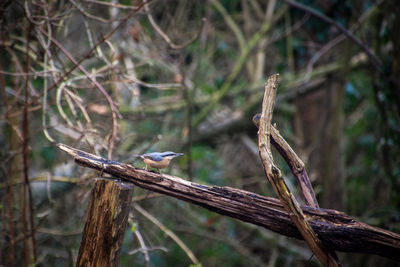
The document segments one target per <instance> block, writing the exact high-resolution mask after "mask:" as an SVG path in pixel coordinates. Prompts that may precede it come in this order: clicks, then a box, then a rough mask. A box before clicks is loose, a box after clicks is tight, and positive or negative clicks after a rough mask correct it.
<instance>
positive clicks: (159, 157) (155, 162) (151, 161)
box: [139, 151, 183, 173]
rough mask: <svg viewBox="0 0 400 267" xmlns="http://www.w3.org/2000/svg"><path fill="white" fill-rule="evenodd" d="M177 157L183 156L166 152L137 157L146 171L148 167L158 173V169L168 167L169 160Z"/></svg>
mask: <svg viewBox="0 0 400 267" xmlns="http://www.w3.org/2000/svg"><path fill="white" fill-rule="evenodd" d="M179 156H183V153H175V152H171V151H167V152H153V153H148V154H142V155H139V157H141V158H142V159H143V161H144V163H145V164H146V170H147V169H148V166H150V167H153V168H155V169H157V170H158V171H159V172H160V173H161V171H160V169H164V168H166V167H168V165H169V163H170V162H171V160H172V159H174V158H176V157H179Z"/></svg>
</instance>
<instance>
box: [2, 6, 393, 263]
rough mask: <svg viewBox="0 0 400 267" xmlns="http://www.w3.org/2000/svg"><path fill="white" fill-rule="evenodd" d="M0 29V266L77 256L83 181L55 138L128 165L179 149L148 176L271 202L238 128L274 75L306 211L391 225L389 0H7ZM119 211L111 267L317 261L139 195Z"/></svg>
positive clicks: (286, 245) (187, 207)
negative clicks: (314, 207)
mask: <svg viewBox="0 0 400 267" xmlns="http://www.w3.org/2000/svg"><path fill="white" fill-rule="evenodd" d="M310 9H311V11H312V12H311V13H310ZM0 31H1V34H0V88H1V90H0V91H1V97H0V99H1V101H0V108H1V119H0V131H1V133H0V146H1V148H2V149H0V159H1V160H0V162H1V165H0V166H1V168H0V172H1V175H0V177H1V178H0V197H1V202H0V211H1V220H0V237H1V238H0V249H1V252H0V255H1V256H0V265H2V266H10V265H12V264H14V265H15V266H23V264H24V263H33V262H34V256H33V255H34V254H35V253H34V251H36V260H37V264H38V265H40V266H73V265H74V263H75V260H76V256H77V253H78V250H79V245H80V240H81V234H82V230H83V226H84V222H85V212H86V207H87V204H88V200H89V196H90V194H89V193H90V189H91V186H92V184H93V181H94V178H96V177H98V175H99V173H98V172H95V171H93V170H90V169H85V168H82V167H78V166H77V165H75V164H74V163H73V161H72V160H71V158H70V157H69V156H67V155H66V154H65V153H63V152H61V151H59V150H58V149H57V148H56V147H55V146H54V145H53V142H56V143H58V142H61V143H65V144H68V145H70V146H73V147H76V148H79V149H82V150H85V151H88V152H91V153H94V154H97V155H101V156H104V157H106V158H110V159H113V160H116V161H121V162H126V163H132V164H134V165H135V166H137V167H141V168H143V167H144V164H143V162H141V161H136V160H135V155H136V154H140V153H145V152H152V151H168V150H170V151H175V152H183V153H185V156H184V157H181V158H178V159H176V160H174V161H173V162H172V163H171V165H170V167H168V168H167V169H166V170H165V171H164V172H166V173H169V174H172V175H176V176H179V177H182V178H184V179H187V180H191V181H195V182H197V183H204V184H210V185H218V186H230V187H235V188H241V189H245V190H249V191H252V192H255V193H259V194H262V195H265V196H272V197H276V195H275V193H274V191H273V189H272V187H271V186H270V185H269V184H268V182H267V180H266V177H265V175H264V171H263V168H262V165H261V163H260V160H259V155H258V147H257V128H256V127H255V126H254V125H253V124H252V121H251V118H252V117H253V115H254V114H256V113H258V112H260V111H261V102H262V97H263V93H264V83H265V81H266V79H267V77H268V75H270V74H273V73H279V74H280V84H279V87H278V91H277V99H276V106H275V111H274V117H273V122H274V123H276V127H277V129H278V130H279V131H280V133H281V134H282V136H283V137H284V138H285V139H286V140H287V142H288V143H289V144H290V145H291V146H292V147H293V148H294V150H295V151H296V153H297V154H298V155H299V156H300V157H301V159H302V160H303V161H304V162H305V163H306V167H307V171H308V174H309V176H310V179H311V180H312V183H313V187H314V190H315V192H316V195H317V198H318V200H319V203H320V206H321V207H323V208H332V209H337V210H340V211H344V212H346V213H347V214H349V215H350V216H352V217H354V218H356V219H357V220H360V221H362V222H365V223H368V224H370V225H373V226H378V227H382V228H384V229H388V230H390V231H394V232H397V233H398V232H400V223H399V221H400V214H399V208H400V195H399V194H398V192H400V178H399V174H400V146H399V144H400V133H399V132H400V127H399V125H400V123H399V122H400V112H399V111H400V3H399V2H397V1H389V0H386V1H385V0H377V1H373V0H349V1H339V0H324V1H315V0H299V1H297V2H295V3H293V2H292V1H284V0H269V1H259V0H233V1H227V0H212V1H211V0H210V1H167V0H153V1H150V2H149V4H148V5H146V6H144V5H143V2H142V1H133V0H132V1H128V0H126V1H117V0H110V1H100V0H70V1H45V0H31V1H21V0H16V1H9V0H8V1H7V0H5V1H1V3H0ZM275 152H276V151H274V153H275ZM274 159H275V162H276V164H277V165H278V166H279V167H280V169H281V170H282V171H283V174H284V177H285V178H286V181H287V183H288V185H289V187H290V188H291V190H292V191H293V192H294V193H295V195H296V196H297V199H298V200H299V201H302V199H301V198H300V197H299V194H298V186H297V184H296V183H295V181H294V178H293V176H292V175H291V173H290V169H289V168H288V166H287V165H286V163H285V162H284V161H283V160H282V158H280V156H279V154H278V153H275V154H274ZM133 201H134V202H133V203H134V205H132V208H131V212H130V217H129V222H128V223H129V225H128V227H127V231H126V234H125V239H124V244H123V250H122V253H121V257H120V261H119V265H120V266H196V265H195V264H194V261H193V258H191V257H190V256H189V255H190V253H193V255H194V256H195V257H196V258H197V260H198V261H199V262H201V264H202V266H319V263H318V262H317V260H316V259H315V257H313V258H312V257H311V256H312V253H311V251H310V250H309V249H308V247H307V246H306V244H305V243H304V242H300V241H297V240H293V239H289V238H286V237H283V236H279V235H278V234H275V233H273V232H271V231H269V230H267V229H264V228H261V227H257V226H254V225H250V224H246V223H243V222H241V221H238V220H234V219H231V218H227V217H223V216H221V215H218V214H215V213H213V212H210V211H207V210H205V209H203V208H200V207H197V206H194V205H191V204H189V203H185V202H182V201H180V200H177V199H174V198H171V197H166V196H162V195H159V194H155V193H152V192H148V191H146V190H143V189H140V188H138V187H136V188H135V190H134V196H133ZM32 223H33V225H34V228H32ZM167 230H168V231H171V232H173V233H174V234H175V235H176V238H171V237H170V236H169V235H167V234H166V233H167ZM32 234H33V235H34V241H35V242H32V238H31V237H32ZM177 240H180V242H182V243H184V244H185V245H186V247H187V248H186V249H182V246H181V245H180V244H181V243H180V242H178V241H177ZM33 244H34V245H33ZM143 247H147V248H148V250H143V249H142V248H143ZM339 257H340V259H341V261H342V262H343V264H344V266H377V264H380V266H394V265H395V263H393V262H390V261H389V260H388V259H385V258H382V257H379V256H374V255H362V254H345V253H339ZM310 258H311V259H310Z"/></svg>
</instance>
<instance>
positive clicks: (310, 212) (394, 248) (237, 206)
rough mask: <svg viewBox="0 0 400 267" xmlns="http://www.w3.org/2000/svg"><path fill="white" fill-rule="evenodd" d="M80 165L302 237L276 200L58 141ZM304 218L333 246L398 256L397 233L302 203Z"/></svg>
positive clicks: (331, 247) (341, 213) (336, 248)
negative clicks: (141, 166)
mask: <svg viewBox="0 0 400 267" xmlns="http://www.w3.org/2000/svg"><path fill="white" fill-rule="evenodd" d="M57 146H58V147H59V148H60V149H61V150H63V151H65V152H67V153H68V154H69V155H70V156H72V157H74V159H75V162H76V163H77V164H79V165H81V166H84V167H88V168H92V169H95V170H98V171H103V172H104V173H108V174H110V175H112V176H113V177H115V178H120V179H125V180H127V181H130V182H132V183H134V184H135V185H137V186H140V187H142V188H145V189H148V190H151V191H154V192H158V193H161V194H164V195H168V196H172V197H175V198H178V199H181V200H184V201H187V202H191V203H193V204H196V205H199V206H202V207H204V208H207V209H209V210H212V211H214V212H217V213H219V214H222V215H225V216H229V217H232V218H236V219H239V220H242V221H245V222H249V223H252V224H255V225H260V226H262V227H265V228H267V229H269V230H271V231H274V232H277V233H279V234H282V235H285V236H288V237H292V238H297V239H302V236H301V234H300V232H299V231H298V230H297V228H296V226H295V225H294V224H293V222H292V221H291V219H290V217H289V216H288V214H287V212H286V211H285V210H284V208H283V206H282V204H281V202H280V201H279V200H277V199H275V198H270V197H264V196H261V195H258V194H255V193H252V192H248V191H244V190H239V189H235V188H230V187H219V186H209V185H203V184H198V183H193V182H189V181H186V180H184V179H181V178H179V177H176V176H171V175H166V174H158V173H154V172H149V171H145V170H143V169H139V168H136V167H134V166H132V165H129V164H124V163H120V162H116V161H110V160H107V159H104V158H101V157H98V156H95V155H93V154H90V153H86V152H84V151H81V150H78V149H75V148H72V147H69V146H67V145H64V144H58V145H57ZM301 209H302V211H303V213H304V216H305V218H306V219H307V221H308V222H309V224H310V226H311V227H312V229H313V230H314V232H315V233H316V234H317V235H318V237H319V238H320V240H321V241H322V242H323V244H324V245H325V246H326V247H327V248H329V249H332V250H336V251H342V252H356V253H367V254H376V255H381V256H384V257H387V258H390V259H394V260H397V261H400V235H399V234H396V233H393V232H390V231H387V230H384V229H381V228H378V227H373V226H370V225H367V224H365V223H362V222H358V221H356V220H354V219H353V218H351V217H350V216H348V215H347V214H345V213H343V212H340V211H336V210H328V209H320V208H312V207H307V206H301Z"/></svg>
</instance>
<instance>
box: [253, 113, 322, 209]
mask: <svg viewBox="0 0 400 267" xmlns="http://www.w3.org/2000/svg"><path fill="white" fill-rule="evenodd" d="M260 119H261V113H259V114H256V115H254V117H253V122H254V124H255V125H256V126H257V128H258V127H259V125H260ZM271 144H272V145H273V146H274V147H275V148H276V150H278V152H279V154H281V156H282V157H283V158H284V159H285V161H286V163H287V164H288V165H289V167H290V170H291V171H292V174H293V175H294V177H295V178H296V180H297V182H298V184H299V186H300V190H301V193H302V194H303V198H304V201H305V203H306V205H307V206H310V207H313V208H318V207H319V205H318V201H317V198H316V197H315V193H314V189H313V188H312V186H311V182H310V178H308V174H307V171H306V167H305V164H304V162H303V161H302V160H301V159H300V158H299V156H297V154H296V152H294V150H293V149H292V148H291V147H290V146H289V144H288V143H287V142H286V140H285V139H284V138H283V137H282V136H281V134H280V133H279V131H278V130H277V129H276V128H275V127H274V126H272V125H271Z"/></svg>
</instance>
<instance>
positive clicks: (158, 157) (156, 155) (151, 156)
mask: <svg viewBox="0 0 400 267" xmlns="http://www.w3.org/2000/svg"><path fill="white" fill-rule="evenodd" d="M143 157H144V158H148V159H151V160H154V161H162V160H163V159H164V158H163V157H162V156H161V155H160V153H149V154H144V155H143Z"/></svg>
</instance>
